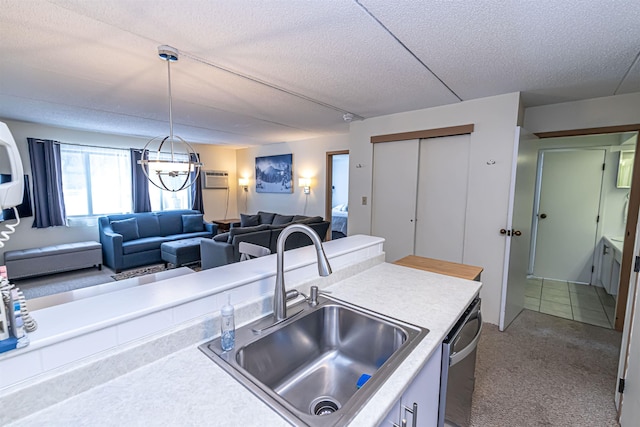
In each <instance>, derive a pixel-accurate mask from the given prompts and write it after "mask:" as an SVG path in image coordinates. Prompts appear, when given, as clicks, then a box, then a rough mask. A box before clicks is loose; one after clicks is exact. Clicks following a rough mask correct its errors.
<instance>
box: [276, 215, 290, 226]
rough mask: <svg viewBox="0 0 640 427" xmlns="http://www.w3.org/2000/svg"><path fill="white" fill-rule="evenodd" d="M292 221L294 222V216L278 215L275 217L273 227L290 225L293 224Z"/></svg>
mask: <svg viewBox="0 0 640 427" xmlns="http://www.w3.org/2000/svg"><path fill="white" fill-rule="evenodd" d="M291 220H293V215H280V214H276V216H275V217H273V222H272V223H271V224H273V225H282V224H288V223H290V222H291Z"/></svg>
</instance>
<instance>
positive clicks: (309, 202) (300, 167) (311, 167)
mask: <svg viewBox="0 0 640 427" xmlns="http://www.w3.org/2000/svg"><path fill="white" fill-rule="evenodd" d="M348 148H349V136H348V135H332V136H326V137H320V138H314V139H308V140H304V141H294V142H283V143H279V144H269V145H263V146H260V147H251V148H245V149H241V150H238V151H237V152H236V161H237V176H238V178H242V177H246V178H249V192H248V193H244V192H243V191H239V192H238V196H237V204H238V210H239V212H242V213H256V212H257V211H259V210H262V211H269V212H278V213H283V214H297V215H310V216H313V215H319V216H322V217H324V214H325V211H324V205H325V196H326V193H325V189H326V180H327V178H326V169H327V167H326V153H327V151H338V150H345V149H348ZM289 153H293V181H294V183H293V184H294V188H293V193H288V194H275V193H256V190H255V158H256V157H261V156H270V155H277V154H289ZM301 177H311V194H309V196H305V194H304V193H303V192H302V188H300V187H298V178H301ZM237 183H238V182H237V179H236V182H235V184H236V185H237ZM245 194H246V195H247V198H246V208H245ZM307 197H308V199H306V198H307ZM305 199H306V200H305ZM305 204H306V209H305ZM367 234H368V233H367Z"/></svg>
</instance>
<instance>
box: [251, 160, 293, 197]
mask: <svg viewBox="0 0 640 427" xmlns="http://www.w3.org/2000/svg"><path fill="white" fill-rule="evenodd" d="M292 168H293V154H280V155H278V156H265V157H256V192H257V193H293V170H292Z"/></svg>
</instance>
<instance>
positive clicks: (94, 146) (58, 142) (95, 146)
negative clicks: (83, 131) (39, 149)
mask: <svg viewBox="0 0 640 427" xmlns="http://www.w3.org/2000/svg"><path fill="white" fill-rule="evenodd" d="M33 139H35V140H36V142H38V143H40V144H41V143H43V142H44V141H45V140H44V139H40V138H33ZM53 143H54V144H58V145H60V144H64V145H73V146H75V147H91V148H104V149H108V150H130V149H133V150H138V151H140V152H142V148H131V147H128V148H115V147H106V146H103V145H90V144H74V143H72V142H60V141H53Z"/></svg>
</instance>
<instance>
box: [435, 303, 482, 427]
mask: <svg viewBox="0 0 640 427" xmlns="http://www.w3.org/2000/svg"><path fill="white" fill-rule="evenodd" d="M481 332H482V315H481V313H480V298H476V299H475V300H474V301H473V302H472V303H471V304H470V305H469V307H468V308H467V309H466V310H465V312H464V313H463V314H462V316H461V317H460V319H459V320H458V322H456V324H455V326H454V327H453V328H452V329H451V332H449V334H448V335H447V336H446V337H445V340H444V342H443V344H442V371H441V377H440V409H439V413H438V427H445V426H447V427H449V426H451V427H467V426H469V418H470V416H471V397H472V395H473V387H474V385H475V369H476V350H477V347H478V341H479V340H480V333H481Z"/></svg>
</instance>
